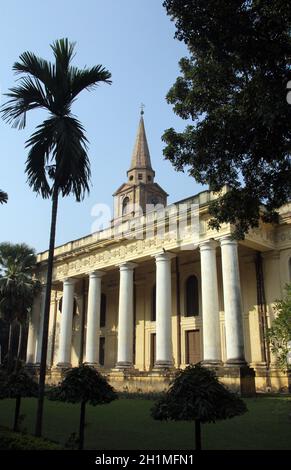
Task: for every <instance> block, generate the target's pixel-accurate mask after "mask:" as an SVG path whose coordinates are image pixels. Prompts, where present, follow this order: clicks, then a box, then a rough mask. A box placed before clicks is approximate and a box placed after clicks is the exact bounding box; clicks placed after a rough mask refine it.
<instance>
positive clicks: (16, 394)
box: [0, 369, 38, 431]
mask: <svg viewBox="0 0 291 470" xmlns="http://www.w3.org/2000/svg"><path fill="white" fill-rule="evenodd" d="M37 394H38V385H37V383H36V382H35V380H34V379H33V377H32V376H31V375H30V374H28V372H26V371H25V370H24V369H20V370H17V371H15V372H13V373H12V374H10V375H8V374H7V375H6V376H4V377H3V376H2V379H1V391H0V398H2V399H3V398H15V400H16V403H15V412H14V424H13V431H19V417H20V407H21V399H22V398H25V397H36V396H37Z"/></svg>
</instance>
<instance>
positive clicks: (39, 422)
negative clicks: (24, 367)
mask: <svg viewBox="0 0 291 470" xmlns="http://www.w3.org/2000/svg"><path fill="white" fill-rule="evenodd" d="M58 196H59V191H58V188H57V187H56V186H55V187H54V190H53V195H52V215H51V230H50V244H49V255H48V267H47V281H46V291H45V305H44V319H43V333H42V344H41V360H40V369H39V391H38V403H37V412H36V423H35V435H36V436H41V434H42V418H43V403H44V388H45V375H46V362H47V345H48V329H49V313H50V301H51V287H52V274H53V261H54V250H55V238H56V223H57V212H58Z"/></svg>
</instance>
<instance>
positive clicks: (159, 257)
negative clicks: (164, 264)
mask: <svg viewBox="0 0 291 470" xmlns="http://www.w3.org/2000/svg"><path fill="white" fill-rule="evenodd" d="M176 256H177V255H176V254H175V253H171V252H170V251H160V252H159V253H156V254H155V255H152V258H155V260H156V263H158V262H160V261H170V260H171V259H173V258H176Z"/></svg>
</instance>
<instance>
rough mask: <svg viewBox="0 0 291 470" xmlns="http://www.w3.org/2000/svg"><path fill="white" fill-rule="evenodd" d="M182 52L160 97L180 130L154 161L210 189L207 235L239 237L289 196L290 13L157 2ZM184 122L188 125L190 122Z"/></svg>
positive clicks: (279, 6) (194, 0)
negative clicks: (226, 232)
mask: <svg viewBox="0 0 291 470" xmlns="http://www.w3.org/2000/svg"><path fill="white" fill-rule="evenodd" d="M164 7H165V8H166V12H167V14H168V15H169V16H170V18H171V20H172V21H174V23H175V26H176V34H175V37H176V39H178V40H179V41H182V42H184V43H185V44H186V46H187V48H188V52H189V54H188V56H187V57H184V58H182V59H181V60H180V69H181V75H180V76H179V77H178V78H177V80H176V82H175V83H174V85H173V86H172V88H171V89H170V90H169V92H168V94H167V101H168V103H170V104H172V105H173V109H174V112H175V113H176V114H177V115H178V116H179V117H181V118H182V119H184V120H188V122H189V125H187V126H186V128H185V130H184V131H183V132H177V131H175V130H174V129H173V128H171V129H168V130H166V131H165V133H164V135H163V140H164V142H165V143H166V147H165V149H164V155H165V157H166V159H168V160H170V161H171V163H172V164H173V165H174V167H175V169H176V170H177V171H185V170H187V171H188V172H189V175H190V176H192V177H193V178H195V180H196V181H197V182H198V183H201V184H208V185H209V188H210V190H212V191H215V192H218V193H219V192H221V190H222V188H223V187H224V186H225V185H227V186H228V188H229V192H227V193H226V194H222V193H220V195H221V198H220V199H218V200H217V201H216V202H213V204H212V206H211V208H210V210H211V214H212V215H213V218H212V220H211V223H210V225H211V227H213V228H216V229H219V227H220V225H221V224H222V223H224V222H230V223H234V224H235V236H236V237H239V238H243V236H244V233H246V232H247V231H248V230H249V229H250V228H251V227H256V226H258V223H259V217H260V213H261V209H262V206H261V205H262V204H264V209H263V213H262V217H263V220H265V221H267V222H273V221H276V220H277V218H278V214H277V211H276V210H277V209H278V208H279V207H280V206H281V205H283V204H284V203H286V202H287V201H288V200H289V199H290V197H291V159H290V150H291V139H290V138H291V127H290V122H291V107H290V106H289V105H288V104H287V101H286V95H287V90H286V85H287V82H288V80H290V78H291V76H290V67H291V34H290V28H291V4H290V2H286V1H285V0H273V1H272V2H264V1H262V0H237V1H233V0H209V1H207V2H205V1H204V0H183V1H181V0H165V1H164ZM191 121H192V122H191Z"/></svg>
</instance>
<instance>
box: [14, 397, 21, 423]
mask: <svg viewBox="0 0 291 470" xmlns="http://www.w3.org/2000/svg"><path fill="white" fill-rule="evenodd" d="M20 405H21V397H20V396H18V397H16V403H15V413H14V425H13V431H14V432H16V431H18V421H19V413H20Z"/></svg>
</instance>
